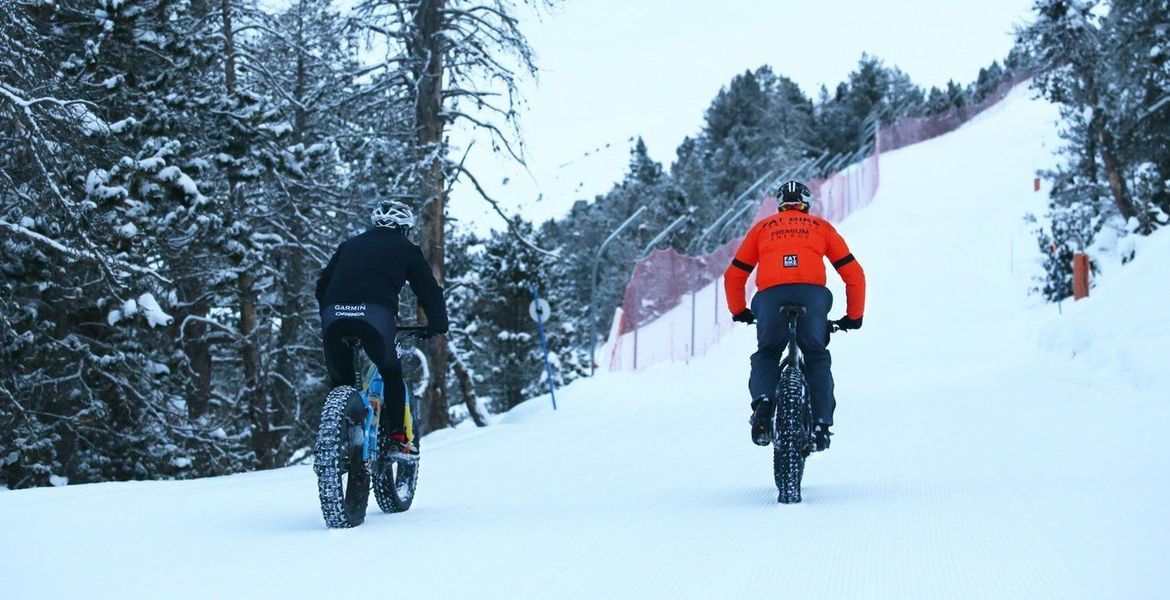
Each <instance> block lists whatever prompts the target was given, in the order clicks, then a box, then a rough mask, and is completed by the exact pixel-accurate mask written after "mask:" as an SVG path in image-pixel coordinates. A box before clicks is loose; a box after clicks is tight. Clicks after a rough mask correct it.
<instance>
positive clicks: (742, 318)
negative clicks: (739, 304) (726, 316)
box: [731, 308, 756, 325]
mask: <svg viewBox="0 0 1170 600" xmlns="http://www.w3.org/2000/svg"><path fill="white" fill-rule="evenodd" d="M731 320H732V321H735V322H737V323H747V324H748V325H751V324H753V323H755V322H756V315H755V313H753V312H752V309H750V308H745V309H743V310H741V311H739V312H738V313H735V315H734V316H732V317H731Z"/></svg>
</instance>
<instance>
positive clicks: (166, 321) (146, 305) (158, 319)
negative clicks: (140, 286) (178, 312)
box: [138, 292, 174, 327]
mask: <svg viewBox="0 0 1170 600" xmlns="http://www.w3.org/2000/svg"><path fill="white" fill-rule="evenodd" d="M138 306H140V307H141V308H142V316H143V317H145V318H146V322H147V323H149V324H150V326H151V327H158V326H160V325H161V326H166V325H170V323H171V321H173V320H174V317H172V316H171V315H168V314H167V313H166V312H165V311H164V310H163V309H162V307H161V306H159V305H158V300H155V298H154V294H152V293H150V292H146V293H145V294H142V295H141V296H139V297H138Z"/></svg>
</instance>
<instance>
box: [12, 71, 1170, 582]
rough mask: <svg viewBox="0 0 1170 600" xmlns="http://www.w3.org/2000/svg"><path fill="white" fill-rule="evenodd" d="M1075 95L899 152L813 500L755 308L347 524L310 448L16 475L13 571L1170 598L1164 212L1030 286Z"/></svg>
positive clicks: (80, 577) (429, 461) (479, 435)
mask: <svg viewBox="0 0 1170 600" xmlns="http://www.w3.org/2000/svg"><path fill="white" fill-rule="evenodd" d="M1056 117H1057V113H1056V109H1055V108H1054V107H1052V106H1050V105H1047V104H1045V103H1042V102H1038V101H1034V100H1031V99H1030V97H1029V95H1028V93H1027V91H1024V90H1020V91H1017V92H1016V93H1014V94H1013V95H1012V96H1010V97H1009V99H1008V100H1007V101H1006V102H1005V103H1004V104H1003V105H1001V106H999V107H996V108H995V109H992V110H990V111H988V112H987V113H985V114H984V115H981V116H980V117H979V118H978V119H976V120H975V121H974V122H972V123H970V124H968V125H967V126H965V127H963V128H962V129H960V130H958V131H956V132H954V133H952V134H949V135H946V136H943V137H940V138H937V139H935V140H932V141H930V142H927V143H924V144H920V145H917V146H911V147H908V148H905V149H903V150H899V151H897V152H894V153H890V154H888V155H885V156H884V157H883V159H882V184H881V188H880V189H879V191H878V196H877V198H876V199H875V201H874V203H873V205H872V206H870V207H869V208H867V209H865V210H862V211H860V212H858V213H856V214H854V215H853V216H852V217H850V218H849V219H847V220H846V221H845V222H843V223H842V224H841V225H840V227H839V230H840V231H841V232H842V234H843V235H844V236H845V238H846V239H847V240H848V241H849V243H850V245H851V249H852V250H853V252H854V253H855V255H856V256H857V258H858V260H859V261H860V262H861V264H862V265H863V266H864V267H865V269H866V272H867V275H868V277H869V290H870V300H869V304H868V308H867V311H866V319H865V327H864V328H863V329H861V330H860V331H856V332H849V333H845V334H839V335H837V336H835V337H834V340H833V343H832V346H831V349H832V350H833V352H834V372H835V374H836V376H837V397H838V401H839V406H838V410H837V424H836V426H835V427H834V429H835V431H836V433H837V436H836V437H835V438H834V440H833V448H832V449H831V450H829V451H828V452H825V453H823V454H819V455H815V456H813V457H812V458H811V459H810V461H809V464H808V470H807V475H806V478H805V487H804V490H805V494H804V496H805V501H804V503H803V504H800V505H793V506H784V505H778V504H777V503H776V491H775V488H774V486H773V483H772V476H771V456H770V452H769V451H768V450H767V449H761V448H757V447H755V446H753V445H751V443H750V442H749V441H748V439H747V438H748V428H747V414H748V411H747V400H748V399H747V393H746V384H745V381H746V375H747V367H748V358H747V357H748V354H749V353H750V352H751V351H752V349H753V342H754V338H753V335H754V331H753V330H752V329H750V328H748V327H744V326H737V327H736V328H735V329H733V330H732V332H731V333H730V334H729V335H727V336H726V337H725V338H724V341H723V342H722V343H721V344H719V345H717V346H715V347H714V348H713V349H712V350H711V351H710V352H709V353H708V354H707V355H706V356H704V357H702V358H699V359H695V360H692V361H691V362H689V363H684V362H681V361H680V362H678V363H674V364H670V363H663V364H660V365H657V366H655V367H652V368H650V369H647V370H646V371H644V372H641V373H637V374H634V373H605V372H602V373H601V374H599V375H598V376H597V377H595V378H593V379H585V380H581V381H578V382H576V383H574V384H573V385H570V386H567V387H566V388H563V389H560V390H557V401H558V406H559V409H560V410H557V411H555V412H554V411H553V410H552V408H551V407H550V406H549V399H548V397H547V396H546V397H540V398H535V399H533V400H530V401H529V402H526V403H524V404H521V405H520V406H518V407H517V408H515V409H514V410H512V411H511V412H509V413H508V414H506V415H503V416H500V417H497V418H495V422H494V424H493V425H492V426H491V427H488V428H484V429H477V428H475V427H474V426H469V425H464V426H461V427H459V428H456V429H454V430H443V431H439V432H436V433H435V434H432V435H431V436H428V437H427V439H426V440H424V442H423V444H422V446H423V454H424V457H423V463H422V474H421V479H420V487H419V490H418V496H417V498H416V500H415V504H414V507H413V508H412V509H411V510H410V511H408V512H406V513H402V514H397V515H384V514H381V513H380V512H378V511H377V508H376V506H373V505H371V513H370V515H369V517H368V519H367V521H366V523H365V524H364V525H362V526H361V527H359V528H357V529H353V530H345V531H329V530H326V529H325V528H324V526H323V524H322V522H321V517H320V513H319V508H318V505H317V495H316V485H315V478H314V476H313V472H312V469H311V467H308V466H296V467H289V468H285V469H278V470H274V471H267V472H260V473H251V474H244V475H237V476H231V477H220V478H211V479H202V480H190V481H178V482H161V481H160V482H129V483H106V484H97V485H84V486H82V485H77V486H68V487H64V488H43V489H32V490H22V491H16V492H9V493H6V494H0V531H3V532H4V541H5V543H4V544H3V545H0V565H3V566H2V567H0V573H2V574H3V578H4V582H5V592H6V593H7V594H9V595H11V596H12V597H45V598H59V597H99V598H100V597H119V598H121V597H150V598H162V597H165V598H207V597H325V596H329V597H339V596H347V595H357V594H363V593H367V592H368V591H369V589H370V585H371V584H370V581H371V580H370V578H368V577H349V576H345V575H342V574H344V573H348V572H351V571H352V570H353V569H354V568H355V567H356V566H358V565H366V564H370V561H371V560H374V561H375V562H377V561H379V560H382V561H388V563H389V564H388V565H386V566H385V567H382V568H380V569H381V570H376V571H375V572H374V573H373V574H372V575H371V576H372V577H376V578H378V579H377V580H376V581H378V582H382V583H383V584H385V583H386V582H390V583H388V584H387V585H392V586H406V589H405V591H403V593H409V594H416V595H421V596H422V597H430V598H453V597H467V598H529V597H539V598H565V597H583V598H610V597H615V598H704V599H707V598H755V597H817V598H885V597H890V598H1103V597H1108V598H1155V597H1162V596H1164V594H1165V590H1166V578H1165V573H1166V572H1167V571H1168V570H1170V438H1168V437H1167V436H1166V435H1165V433H1164V432H1165V431H1166V430H1167V428H1168V427H1170V402H1168V401H1167V400H1168V399H1170V393H1168V391H1170V376H1168V375H1167V373H1166V370H1165V369H1164V368H1163V369H1160V370H1159V369H1156V368H1154V367H1155V366H1156V365H1155V364H1154V362H1153V360H1154V357H1163V356H1166V355H1167V353H1168V352H1170V332H1168V331H1167V323H1166V319H1164V318H1163V317H1160V316H1159V315H1160V314H1161V311H1160V310H1159V309H1160V308H1161V306H1160V305H1159V304H1156V303H1158V302H1159V301H1160V300H1161V299H1162V297H1163V296H1164V292H1165V284H1164V281H1165V279H1164V277H1165V276H1164V265H1165V264H1166V263H1167V261H1168V260H1170V237H1167V235H1166V234H1165V233H1162V234H1158V235H1157V236H1154V237H1152V238H1150V239H1148V240H1145V243H1143V244H1141V245H1140V246H1139V247H1138V249H1137V258H1136V259H1135V260H1134V261H1133V262H1132V263H1131V264H1129V265H1128V266H1126V267H1124V268H1120V269H1116V270H1114V271H1112V272H1110V273H1109V274H1108V276H1107V277H1106V278H1104V279H1102V280H1101V281H1100V282H1098V283H1099V285H1098V286H1097V287H1096V288H1094V290H1093V295H1092V296H1091V297H1090V298H1089V299H1087V300H1083V301H1081V302H1078V303H1076V304H1072V305H1070V304H1069V303H1065V304H1064V305H1063V308H1062V309H1061V310H1058V308H1057V307H1056V306H1055V305H1051V304H1045V303H1043V302H1041V301H1040V300H1039V299H1038V298H1037V297H1035V296H1028V295H1027V290H1028V289H1029V287H1030V286H1031V285H1032V277H1033V276H1034V275H1035V274H1036V273H1038V272H1039V265H1038V259H1039V257H1038V256H1037V255H1036V252H1037V250H1036V243H1035V240H1034V239H1033V238H1032V234H1031V233H1030V231H1029V229H1030V227H1029V226H1027V225H1026V224H1025V223H1024V221H1023V217H1024V214H1025V213H1027V212H1034V213H1036V212H1039V211H1041V210H1042V208H1043V205H1044V194H1043V193H1039V194H1037V193H1033V192H1032V191H1031V184H1032V177H1033V174H1034V172H1035V170H1036V169H1039V168H1045V167H1049V166H1051V163H1052V162H1054V159H1053V158H1052V157H1051V153H1052V151H1053V150H1054V149H1055V148H1056V147H1058V146H1059V144H1060V140H1059V139H1058V136H1057V133H1056V132H1057V127H1056V125H1055V124H1054V120H1055V119H1056ZM835 294H836V295H837V298H838V300H839V301H840V300H841V299H843V295H842V294H841V293H840V289H839V288H838V290H837V291H835ZM138 303H139V305H140V306H141V307H142V310H144V311H149V310H150V308H149V307H148V304H149V303H148V302H146V301H144V300H143V299H142V298H140V299H139V302H138ZM841 310H842V307H841V306H840V303H839V304H838V306H837V309H836V310H835V311H834V312H840V311H841ZM1062 336H1065V337H1062ZM1143 361H1144V362H1143ZM180 460H181V459H180ZM164 549H165V551H163V550H164ZM46 556H52V557H53V560H45V557H46ZM62 565H66V566H67V568H65V569H62V568H61V566H62ZM358 568H360V567H358ZM407 571H409V573H410V576H409V577H406V578H401V577H395V576H394V575H395V574H396V573H399V572H407ZM209 574H211V576H208V575H209ZM374 585H375V586H377V585H380V584H379V583H375V584H374ZM395 589H398V590H400V591H402V589H401V587H397V588H395Z"/></svg>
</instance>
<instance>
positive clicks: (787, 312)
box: [780, 305, 805, 369]
mask: <svg viewBox="0 0 1170 600" xmlns="http://www.w3.org/2000/svg"><path fill="white" fill-rule="evenodd" d="M798 308H799V310H797V307H796V306H795V305H792V306H785V307H784V308H782V309H781V314H783V315H784V319H785V321H786V322H787V326H788V351H787V352H785V353H784V360H783V361H782V362H781V363H780V368H781V369H783V368H784V367H786V366H788V367H798V368H799V367H800V346H798V345H797V343H796V321H797V319H799V318H800V315H802V314H804V311H805V308H804V307H803V306H800V307H798Z"/></svg>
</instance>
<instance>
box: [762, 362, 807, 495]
mask: <svg viewBox="0 0 1170 600" xmlns="http://www.w3.org/2000/svg"><path fill="white" fill-rule="evenodd" d="M776 398H777V403H776V415H775V420H774V421H773V424H772V425H773V428H772V431H773V432H774V434H773V436H774V437H773V438H772V472H773V475H774V476H775V478H776V489H777V490H778V491H779V492H780V495H779V497H778V498H777V499H778V500H779V502H780V503H781V504H796V503H798V502H800V500H801V498H800V485H801V480H802V479H803V478H804V459H805V458H808V454H809V441H810V440H809V437H810V435H809V432H810V431H811V422H812V408H811V406H810V405H809V398H808V386H807V385H805V381H804V375H803V374H802V373H801V372H800V369H798V368H794V367H785V368H784V370H783V371H782V372H781V373H780V382H779V384H777V386H776Z"/></svg>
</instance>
